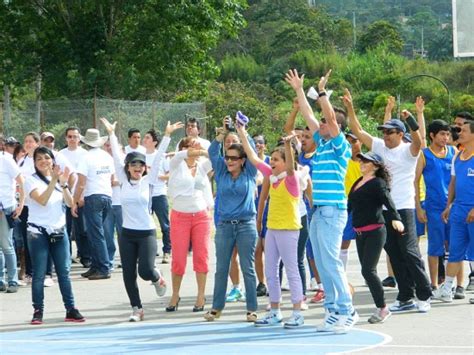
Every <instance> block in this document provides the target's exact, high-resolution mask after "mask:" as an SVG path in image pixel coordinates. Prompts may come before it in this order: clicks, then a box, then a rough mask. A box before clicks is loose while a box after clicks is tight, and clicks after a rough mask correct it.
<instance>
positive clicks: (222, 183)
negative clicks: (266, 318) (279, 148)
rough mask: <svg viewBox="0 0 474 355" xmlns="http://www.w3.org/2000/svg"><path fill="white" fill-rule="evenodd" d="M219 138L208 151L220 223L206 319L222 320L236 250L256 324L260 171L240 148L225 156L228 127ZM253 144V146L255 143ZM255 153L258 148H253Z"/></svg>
mask: <svg viewBox="0 0 474 355" xmlns="http://www.w3.org/2000/svg"><path fill="white" fill-rule="evenodd" d="M217 133H218V134H217V137H216V139H215V140H214V141H213V142H212V143H211V146H210V147H209V157H210V159H211V162H212V167H213V169H214V177H215V180H216V184H217V198H218V199H219V207H218V211H217V213H218V214H219V222H218V224H217V229H216V236H215V243H216V273H215V279H214V296H213V302H212V310H211V311H209V312H207V313H206V315H205V317H204V318H205V319H206V320H208V321H213V320H214V319H216V318H219V317H220V315H221V312H222V310H223V309H224V306H225V301H226V290H227V277H228V274H229V264H230V261H231V257H232V252H233V250H234V247H235V246H236V247H237V250H238V254H239V260H240V265H241V269H242V273H243V276H244V283H245V292H246V303H247V314H246V320H247V321H248V322H255V321H256V320H257V314H256V313H255V312H256V310H257V291H256V284H257V279H256V275H255V266H254V261H255V246H256V244H257V228H256V224H255V215H256V211H255V202H254V197H255V191H256V187H257V183H256V180H257V169H256V168H255V167H254V166H253V165H252V164H250V163H249V162H247V159H246V154H245V152H244V149H243V147H242V145H241V144H235V143H234V144H231V145H230V146H229V147H228V148H227V149H226V151H225V156H222V155H221V154H220V152H221V151H222V147H221V146H222V143H223V141H224V137H225V135H226V129H225V127H221V128H218V130H217ZM252 144H253V143H252ZM254 149H255V148H254Z"/></svg>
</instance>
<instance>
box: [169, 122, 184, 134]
mask: <svg viewBox="0 0 474 355" xmlns="http://www.w3.org/2000/svg"><path fill="white" fill-rule="evenodd" d="M183 127H184V123H182V122H176V123H173V124H171V123H170V121H168V124H167V125H166V129H165V136H170V135H171V133H173V132H174V131H176V130H177V129H180V128H183Z"/></svg>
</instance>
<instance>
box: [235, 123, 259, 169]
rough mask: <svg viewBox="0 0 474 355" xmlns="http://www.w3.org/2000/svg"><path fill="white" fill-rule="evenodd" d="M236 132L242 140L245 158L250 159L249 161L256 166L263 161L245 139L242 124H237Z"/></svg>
mask: <svg viewBox="0 0 474 355" xmlns="http://www.w3.org/2000/svg"><path fill="white" fill-rule="evenodd" d="M237 134H238V135H239V137H240V140H241V142H242V146H243V147H244V150H245V153H246V154H247V159H248V160H250V162H251V163H252V164H253V165H254V166H257V165H258V164H261V163H265V162H264V161H263V160H262V159H260V158H259V157H258V155H257V153H256V152H255V150H253V148H252V147H251V146H250V143H249V141H248V139H247V131H246V130H245V127H244V126H237Z"/></svg>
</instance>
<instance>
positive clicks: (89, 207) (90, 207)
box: [84, 194, 112, 274]
mask: <svg viewBox="0 0 474 355" xmlns="http://www.w3.org/2000/svg"><path fill="white" fill-rule="evenodd" d="M84 202H85V203H84V218H85V220H86V227H87V237H88V238H89V241H90V246H91V256H92V265H91V267H92V269H94V270H96V271H97V272H99V273H101V274H108V273H109V272H110V265H109V263H110V258H109V252H108V250H107V241H106V239H105V231H104V223H105V219H106V218H107V215H108V214H109V212H110V210H111V206H112V199H111V198H110V197H109V196H107V195H101V194H97V195H91V196H87V197H85V198H84Z"/></svg>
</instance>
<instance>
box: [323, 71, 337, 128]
mask: <svg viewBox="0 0 474 355" xmlns="http://www.w3.org/2000/svg"><path fill="white" fill-rule="evenodd" d="M331 72H332V70H331V69H330V70H329V71H328V72H327V73H326V75H325V76H322V77H321V79H320V80H319V83H318V90H319V99H318V103H319V105H320V106H321V110H322V113H323V117H324V118H325V119H326V123H327V125H328V128H329V135H330V136H331V137H337V136H338V135H339V132H340V131H341V129H340V128H339V124H338V123H337V120H336V113H335V112H334V108H333V107H332V105H331V103H330V102H329V98H328V96H327V95H326V84H327V82H328V80H329V76H330V75H331ZM323 94H324V95H323Z"/></svg>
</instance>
